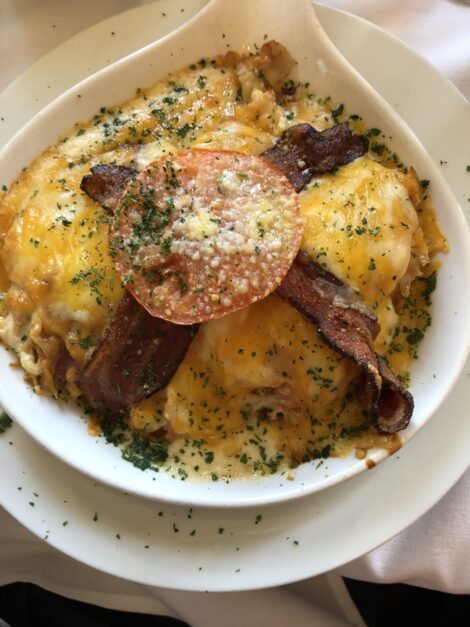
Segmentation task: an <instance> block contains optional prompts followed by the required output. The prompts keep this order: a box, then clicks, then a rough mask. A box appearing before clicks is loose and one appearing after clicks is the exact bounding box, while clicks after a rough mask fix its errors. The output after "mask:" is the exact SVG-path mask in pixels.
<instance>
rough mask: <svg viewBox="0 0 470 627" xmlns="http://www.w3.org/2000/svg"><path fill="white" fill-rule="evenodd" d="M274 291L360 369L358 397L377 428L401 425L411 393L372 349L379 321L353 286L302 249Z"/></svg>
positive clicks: (405, 419) (406, 416)
mask: <svg viewBox="0 0 470 627" xmlns="http://www.w3.org/2000/svg"><path fill="white" fill-rule="evenodd" d="M277 294H278V295H279V296H280V297H281V298H283V299H284V300H287V301H288V302H289V303H290V304H291V305H292V306H293V307H295V308H296V309H297V310H298V311H300V312H301V313H302V314H303V315H304V316H305V317H306V318H307V319H308V320H311V321H312V322H314V323H315V324H317V325H318V330H319V332H320V334H321V335H322V337H323V338H324V339H325V341H326V342H327V343H328V344H329V345H330V346H331V347H332V348H333V349H334V350H336V351H338V352H339V353H340V354H342V355H344V356H345V357H347V358H349V359H351V360H352V361H353V362H354V363H356V364H357V365H358V366H359V368H360V369H361V370H362V372H363V374H364V377H365V380H366V382H367V389H366V394H365V395H364V394H363V395H362V396H365V397H366V399H367V405H368V409H369V413H370V416H371V420H372V422H373V424H375V426H376V427H377V429H378V430H379V431H382V432H384V433H395V432H396V431H399V430H401V429H404V428H405V427H406V426H407V425H408V423H409V421H410V418H411V414H412V412H413V398H412V396H411V394H410V393H409V392H408V391H407V390H405V389H404V387H403V386H402V385H401V383H400V382H399V381H398V379H397V378H396V377H395V375H394V374H393V373H392V372H391V370H390V369H389V368H388V366H387V364H386V363H385V361H384V360H383V359H382V358H381V357H380V356H378V355H377V354H376V353H375V350H374V339H375V338H376V337H377V334H378V332H379V330H380V327H379V324H378V322H377V319H376V318H375V317H374V316H373V315H372V314H371V313H369V312H368V311H367V309H366V307H365V305H364V303H363V302H362V301H360V300H359V299H358V297H357V296H356V294H355V293H354V292H353V290H352V289H351V288H349V287H348V286H346V285H344V284H343V283H342V282H341V281H340V280H339V279H337V278H336V277H335V276H334V275H332V274H331V273H330V272H327V271H326V270H324V269H323V268H322V267H321V266H319V265H318V264H316V263H315V262H314V261H312V260H311V259H310V258H309V257H308V255H305V253H303V254H299V255H298V256H297V258H296V260H295V261H294V263H293V265H292V266H291V268H290V270H289V272H288V273H287V275H286V277H285V278H284V280H283V282H282V283H281V285H280V287H279V288H278V289H277Z"/></svg>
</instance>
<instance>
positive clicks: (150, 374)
mask: <svg viewBox="0 0 470 627" xmlns="http://www.w3.org/2000/svg"><path fill="white" fill-rule="evenodd" d="M197 329H198V325H196V324H194V325H191V326H182V325H176V324H172V323H171V322H167V321H166V320H162V319H161V318H154V317H153V316H151V315H150V314H149V313H147V311H146V310H145V309H144V308H143V307H141V306H140V305H139V303H138V302H137V301H136V300H135V299H134V297H133V296H132V295H131V294H130V293H129V292H126V294H125V295H124V297H123V299H122V300H121V302H120V303H119V305H118V308H117V311H116V313H115V315H114V318H113V319H112V320H111V322H110V324H109V325H108V327H107V329H106V332H105V334H104V337H103V339H102V340H101V342H100V344H99V345H98V346H97V348H96V349H95V352H94V353H93V355H92V357H91V359H90V360H89V361H88V363H87V364H86V365H85V367H84V368H83V370H82V372H81V373H80V376H79V380H78V385H79V387H80V389H81V390H82V391H83V393H84V395H85V397H86V398H87V400H88V401H89V402H90V403H91V404H92V405H93V406H95V407H97V408H100V409H105V410H108V411H119V410H121V409H124V408H125V407H127V406H128V405H130V404H132V403H137V402H139V401H141V400H142V399H143V398H147V397H149V396H152V395H153V394H155V392H158V391H159V390H161V389H163V388H164V387H165V386H166V385H167V384H168V383H169V382H170V381H171V378H172V377H173V375H174V373H175V372H176V370H177V368H178V366H179V365H180V363H181V362H182V361H183V359H184V356H185V354H186V351H187V350H188V348H189V345H190V344H191V341H192V339H193V337H194V336H195V334H196V332H197Z"/></svg>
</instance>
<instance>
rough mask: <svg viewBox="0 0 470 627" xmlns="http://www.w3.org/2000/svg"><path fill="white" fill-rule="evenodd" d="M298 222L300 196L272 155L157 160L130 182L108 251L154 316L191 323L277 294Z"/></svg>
mask: <svg viewBox="0 0 470 627" xmlns="http://www.w3.org/2000/svg"><path fill="white" fill-rule="evenodd" d="M302 226H303V222H302V218H301V216H300V214H299V204H298V199H297V194H296V193H295V191H294V189H293V187H292V185H291V184H290V183H289V181H288V180H287V179H286V177H285V176H284V175H283V174H282V173H281V172H280V171H279V170H278V169H277V167H276V166H274V165H273V164H271V163H270V162H269V161H268V160H267V159H265V158H264V157H257V156H254V155H246V154H241V153H236V152H230V151H210V150H201V149H191V150H185V151H182V152H180V153H178V154H176V155H174V156H172V157H171V158H169V157H161V158H159V159H157V160H156V161H154V162H153V163H152V164H150V165H149V166H147V168H146V169H145V170H144V171H142V172H141V173H140V174H139V175H138V176H137V177H136V178H135V179H134V180H132V181H131V182H130V184H129V186H128V188H127V190H126V191H125V192H124V194H123V196H122V197H121V200H120V203H119V205H118V207H117V210H116V212H115V214H114V218H113V221H112V223H111V225H110V229H109V238H110V250H111V254H112V255H113V257H114V261H115V265H116V268H117V271H118V272H119V274H120V276H121V279H122V281H123V283H124V285H125V286H126V287H127V289H128V290H129V291H130V292H132V294H133V295H134V296H135V298H136V299H137V300H138V301H139V302H140V303H141V305H143V307H145V309H147V311H148V312H149V313H150V314H151V315H153V316H157V317H159V318H164V319H165V320H170V321H172V322H175V323H177V324H192V323H196V322H204V321H205V320H209V319H211V318H218V317H220V316H224V315H226V314H228V313H230V312H231V311H235V310H236V309H240V308H241V307H245V306H247V305H249V304H250V303H252V302H254V301H256V300H259V299H261V298H264V297H265V296H267V295H268V294H270V293H271V292H273V291H274V290H275V289H276V288H277V287H278V286H279V285H280V283H281V281H282V279H283V278H284V276H285V274H286V273H287V271H288V269H289V267H290V265H291V264H292V262H293V260H294V258H295V256H296V254H297V251H298V249H299V246H300V240H301V236H302Z"/></svg>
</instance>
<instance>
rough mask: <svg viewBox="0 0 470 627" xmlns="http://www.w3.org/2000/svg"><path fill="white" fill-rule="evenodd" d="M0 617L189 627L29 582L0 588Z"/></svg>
mask: <svg viewBox="0 0 470 627" xmlns="http://www.w3.org/2000/svg"><path fill="white" fill-rule="evenodd" d="M0 618H1V619H2V620H3V621H5V622H6V623H7V624H8V625H9V626H10V627H189V626H188V625H187V623H183V622H182V621H179V620H176V619H174V618H169V617H167V616H149V615H148V614H135V613H131V612H117V611H114V610H107V609H105V608H102V607H97V606H96V605H89V604H88V603H80V602H79V601H73V600H71V599H67V598H65V597H62V596H59V595H58V594H53V593H52V592H47V591H46V590H43V589H42V588H39V587H38V586H35V585H33V584H28V583H14V584H11V585H8V586H3V587H2V588H0ZM0 625H1V622H0Z"/></svg>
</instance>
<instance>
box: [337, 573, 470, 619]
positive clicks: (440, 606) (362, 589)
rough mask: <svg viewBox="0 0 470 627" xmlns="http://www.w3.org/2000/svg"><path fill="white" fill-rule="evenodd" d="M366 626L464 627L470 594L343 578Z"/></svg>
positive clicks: (468, 616) (469, 609) (468, 610)
mask: <svg viewBox="0 0 470 627" xmlns="http://www.w3.org/2000/svg"><path fill="white" fill-rule="evenodd" d="M344 583H345V584H346V587H347V589H348V591H349V594H350V595H351V598H352V600H353V601H354V603H355V605H356V607H357V609H358V610H359V612H360V614H361V616H362V618H363V619H364V622H365V623H366V624H367V627H422V626H423V627H466V626H467V625H470V596H469V595H458V594H447V593H445V592H437V591H436V590H426V589H425V588H415V587H414V586H406V585H404V584H387V585H386V584H378V583H367V582H363V581H356V580H354V579H346V578H344Z"/></svg>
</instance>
